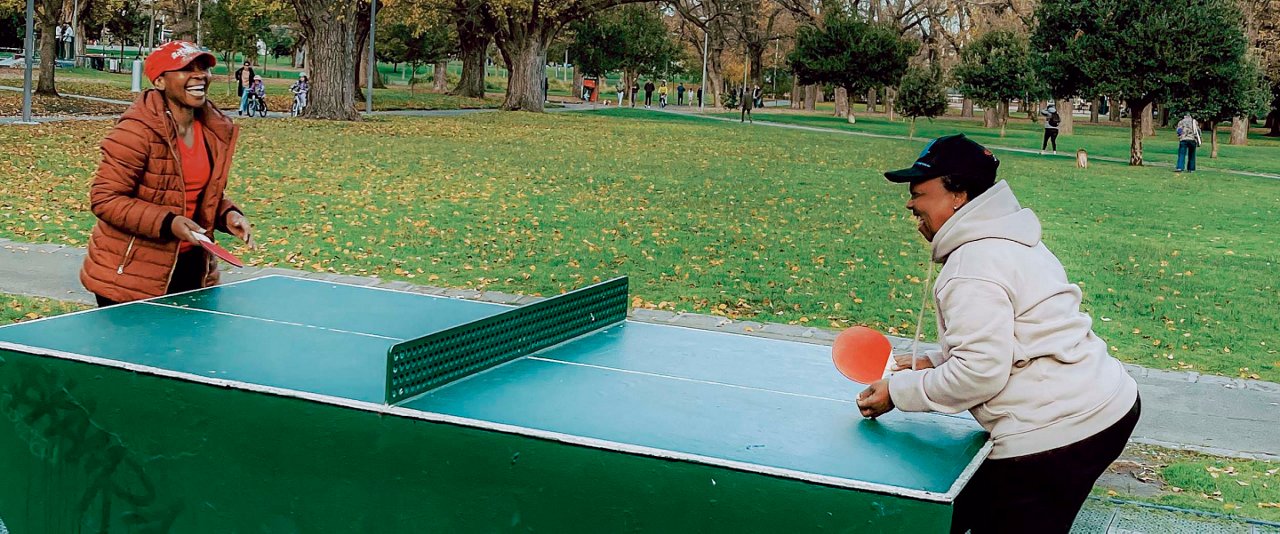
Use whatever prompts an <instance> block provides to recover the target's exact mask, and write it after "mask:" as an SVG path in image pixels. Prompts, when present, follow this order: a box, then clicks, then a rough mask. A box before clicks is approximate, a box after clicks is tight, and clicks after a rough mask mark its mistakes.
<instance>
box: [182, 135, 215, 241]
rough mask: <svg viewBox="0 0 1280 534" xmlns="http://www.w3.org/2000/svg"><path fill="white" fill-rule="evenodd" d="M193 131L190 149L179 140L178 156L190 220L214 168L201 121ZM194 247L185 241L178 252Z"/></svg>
mask: <svg viewBox="0 0 1280 534" xmlns="http://www.w3.org/2000/svg"><path fill="white" fill-rule="evenodd" d="M191 131H192V134H193V137H195V140H194V141H192V143H191V146H190V147H188V146H187V145H186V144H185V143H183V142H182V140H181V139H179V140H178V155H179V156H180V157H181V158H182V179H183V181H184V182H186V192H187V207H186V209H185V210H183V213H184V215H186V217H187V218H188V219H192V220H195V216H196V207H197V206H199V204H200V196H201V194H203V193H204V188H205V186H208V185H209V175H210V174H212V173H213V167H212V166H211V165H210V164H209V151H208V150H207V149H206V148H205V144H204V127H202V126H200V121H194V122H192V123H191ZM193 246H195V245H192V244H191V243H188V242H186V241H183V242H182V243H180V244H179V245H178V250H180V251H184V252H185V251H186V250H188V249H190V248H191V247H193Z"/></svg>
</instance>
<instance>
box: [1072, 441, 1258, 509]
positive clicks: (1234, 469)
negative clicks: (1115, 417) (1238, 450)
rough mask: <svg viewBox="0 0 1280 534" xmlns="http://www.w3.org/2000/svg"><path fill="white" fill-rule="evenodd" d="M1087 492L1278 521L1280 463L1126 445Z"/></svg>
mask: <svg viewBox="0 0 1280 534" xmlns="http://www.w3.org/2000/svg"><path fill="white" fill-rule="evenodd" d="M1107 471H1108V472H1107V474H1106V475H1104V476H1103V477H1102V479H1101V480H1099V482H1098V486H1097V487H1095V488H1094V491H1093V493H1094V494H1095V495H1098V496H1104V497H1114V498H1120V499H1126V500H1136V501H1144V502H1151V503H1155V504H1160V505H1165V506H1175V507H1178V508H1184V509H1190V510H1202V511H1205V512H1213V513H1218V514H1226V515H1230V516H1239V517H1248V518H1252V519H1261V520H1264V521H1272V522H1280V463H1276V462H1268V461H1265V460H1245V459H1238V458H1221V457H1217V456H1209V455H1205V454H1198V453H1194V452H1188V451H1178V450H1172V449H1165V448H1160V447H1152V446H1149V445H1138V444H1131V445H1129V447H1128V448H1127V449H1125V452H1124V454H1122V455H1120V459H1119V460H1117V461H1116V462H1115V463H1113V464H1112V465H1111V467H1110V468H1109V469H1108V470H1107Z"/></svg>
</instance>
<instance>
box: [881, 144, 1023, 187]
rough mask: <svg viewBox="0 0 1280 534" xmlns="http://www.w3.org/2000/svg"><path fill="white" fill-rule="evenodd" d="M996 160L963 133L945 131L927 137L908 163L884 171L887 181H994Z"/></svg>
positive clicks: (997, 161)
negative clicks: (952, 178)
mask: <svg viewBox="0 0 1280 534" xmlns="http://www.w3.org/2000/svg"><path fill="white" fill-rule="evenodd" d="M999 167H1000V160H999V159H997V158H996V156H995V154H992V153H991V150H988V149H987V147H984V146H982V145H980V144H978V143H975V142H973V140H971V139H969V138H968V137H965V136H964V134H955V135H948V136H944V137H939V138H937V139H934V140H933V141H930V142H929V144H928V145H926V146H925V147H924V150H923V151H922V152H920V157H919V158H916V162H915V164H913V165H912V166H910V167H908V168H906V169H902V170H897V171H889V172H886V173H884V177H885V178H888V179H889V181H890V182H897V183H900V184H905V183H912V184H914V183H917V182H923V181H926V180H932V179H934V178H937V177H939V176H963V177H965V178H967V179H968V180H972V181H984V182H987V185H991V184H994V183H995V181H996V169H997V168H999Z"/></svg>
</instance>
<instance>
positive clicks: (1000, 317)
mask: <svg viewBox="0 0 1280 534" xmlns="http://www.w3.org/2000/svg"><path fill="white" fill-rule="evenodd" d="M933 260H934V261H936V262H940V263H943V267H942V272H941V274H939V275H938V281H937V282H936V283H935V284H934V286H933V294H934V302H935V303H936V304H937V309H938V332H940V336H939V337H940V340H939V341H940V342H941V344H942V350H941V352H935V353H931V354H929V359H930V360H932V361H933V363H934V365H935V368H933V369H925V370H921V371H904V372H900V373H897V374H894V375H893V376H892V377H890V379H889V393H890V396H891V397H892V399H893V403H894V405H895V406H897V407H898V409H900V410H903V411H908V412H923V411H938V412H946V413H956V412H959V411H962V410H969V412H970V413H972V414H973V417H974V419H977V421H978V423H979V424H981V425H982V426H983V428H986V429H987V431H989V432H990V433H991V437H992V439H993V441H994V446H993V448H992V450H991V456H990V457H991V458H1009V457H1015V456H1023V455H1027V454H1033V453H1037V452H1042V451H1047V450H1050V449H1054V448H1057V447H1062V446H1064V445H1070V444H1072V443H1075V442H1077V441H1080V440H1082V439H1084V438H1087V437H1090V436H1092V435H1094V434H1097V433H1098V432H1100V431H1102V430H1104V429H1106V428H1107V427H1109V426H1111V425H1112V424H1114V423H1115V422H1117V421H1119V420H1120V418H1121V417H1124V415H1125V414H1127V413H1128V412H1129V410H1130V409H1131V408H1133V403H1134V401H1135V400H1136V399H1137V395H1138V385H1137V383H1136V382H1134V380H1133V378H1132V377H1130V376H1129V374H1128V373H1127V372H1126V371H1125V369H1124V366H1123V365H1121V364H1120V362H1119V361H1117V360H1116V359H1115V358H1112V357H1111V356H1110V355H1109V354H1108V353H1107V344H1106V342H1104V341H1103V340H1102V339H1099V338H1098V336H1096V335H1094V333H1093V329H1092V325H1093V321H1092V319H1090V318H1089V316H1088V315H1086V314H1085V313H1083V312H1081V311H1080V288H1079V287H1078V286H1076V285H1075V284H1071V283H1069V282H1067V274H1066V271H1065V270H1064V269H1063V268H1062V264H1061V263H1060V262H1059V261H1058V258H1057V257H1055V256H1054V255H1053V253H1051V252H1049V249H1047V248H1045V246H1044V244H1043V243H1041V242H1040V221H1039V219H1037V218H1036V216H1035V214H1034V213H1032V211H1031V210H1029V209H1026V208H1023V207H1022V206H1020V205H1019V204H1018V199H1016V198H1014V196H1013V191H1011V190H1010V189H1009V184H1008V183H1006V182H1004V181H1001V182H999V183H997V184H996V185H995V186H993V187H992V188H991V189H989V190H988V191H987V192H985V193H983V194H981V195H979V196H978V197H977V198H975V199H973V200H972V201H971V202H969V203H968V204H965V205H964V207H962V208H960V210H959V211H957V212H956V213H955V214H954V215H953V216H952V217H951V219H950V220H948V221H947V223H946V224H944V225H943V226H942V228H941V229H940V230H938V234H937V235H936V236H934V239H933Z"/></svg>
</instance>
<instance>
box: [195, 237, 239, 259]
mask: <svg viewBox="0 0 1280 534" xmlns="http://www.w3.org/2000/svg"><path fill="white" fill-rule="evenodd" d="M194 235H195V236H196V241H199V242H200V246H201V247H204V249H205V250H207V251H209V253H210V254H213V255H214V256H217V257H218V258H219V259H221V260H222V261H225V262H227V263H230V264H231V265H234V266H236V267H244V262H243V261H240V258H237V257H235V255H233V254H231V253H230V252H227V249H225V248H222V247H220V246H218V244H217V243H214V242H213V240H212V239H209V238H208V236H205V235H204V234H194Z"/></svg>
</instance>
